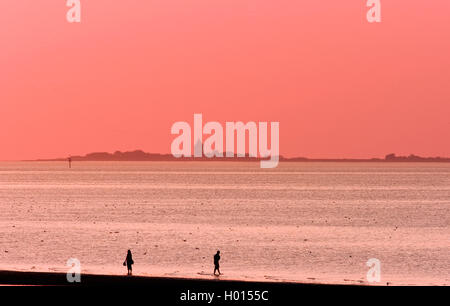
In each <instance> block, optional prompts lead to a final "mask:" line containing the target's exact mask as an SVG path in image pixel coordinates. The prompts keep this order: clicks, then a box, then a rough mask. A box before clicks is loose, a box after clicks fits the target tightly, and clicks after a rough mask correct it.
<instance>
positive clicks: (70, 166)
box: [67, 157, 72, 169]
mask: <svg viewBox="0 0 450 306" xmlns="http://www.w3.org/2000/svg"><path fill="white" fill-rule="evenodd" d="M67 161H68V162H69V169H70V168H72V158H71V157H69V158H68V159H67Z"/></svg>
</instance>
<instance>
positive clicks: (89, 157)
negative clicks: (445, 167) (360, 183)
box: [28, 150, 450, 162]
mask: <svg viewBox="0 0 450 306" xmlns="http://www.w3.org/2000/svg"><path fill="white" fill-rule="evenodd" d="M226 155H227V154H226V152H225V153H224V154H223V156H224V157H211V158H208V157H204V156H203V157H180V158H176V157H174V156H173V155H172V154H158V153H147V152H144V151H142V150H134V151H126V152H121V151H116V152H114V153H108V152H94V153H89V154H86V155H84V156H68V157H64V158H52V159H36V160H33V161H67V160H68V159H69V158H70V159H71V161H261V160H264V158H259V157H252V156H249V155H248V154H247V155H246V156H245V157H238V158H237V157H226ZM233 156H235V155H233ZM279 160H280V161H282V162H450V158H449V157H421V156H417V155H414V154H411V155H409V156H397V155H395V154H393V153H392V154H388V155H386V156H385V158H368V159H352V158H341V159H315V158H307V157H293V158H286V157H283V156H280V158H279ZM28 161H29V160H28Z"/></svg>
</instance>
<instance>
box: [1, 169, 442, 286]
mask: <svg viewBox="0 0 450 306" xmlns="http://www.w3.org/2000/svg"><path fill="white" fill-rule="evenodd" d="M127 249H131V250H132V252H133V257H134V261H135V265H134V273H135V274H140V275H160V276H161V275H162V276H174V277H177V276H179V277H182V276H188V277H199V278H212V277H213V276H212V275H211V274H212V270H213V264H212V256H213V255H214V253H215V251H216V250H217V249H220V250H221V253H222V261H221V270H222V272H223V273H224V275H223V276H222V277H223V278H225V279H249V280H277V281H297V282H323V283H365V282H367V280H366V274H367V271H368V269H369V267H367V266H366V262H367V260H368V259H369V258H377V259H379V260H380V261H381V284H386V283H387V282H390V283H392V284H439V285H443V284H447V285H450V164H445V163H313V162H309V163H280V165H279V166H278V168H276V169H273V170H266V169H260V168H259V163H246V162H75V163H73V168H72V169H68V167H67V163H64V162H0V269H12V270H27V271H66V270H67V267H66V266H65V264H66V262H67V260H68V259H69V258H78V259H79V260H80V262H81V265H82V270H83V272H90V273H111V274H118V273H126V271H125V269H124V267H123V266H122V262H123V260H124V258H125V255H126V251H127Z"/></svg>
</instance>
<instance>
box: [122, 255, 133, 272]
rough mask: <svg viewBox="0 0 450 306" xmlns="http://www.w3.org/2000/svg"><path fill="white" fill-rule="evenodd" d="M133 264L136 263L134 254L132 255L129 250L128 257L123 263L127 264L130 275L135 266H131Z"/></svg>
mask: <svg viewBox="0 0 450 306" xmlns="http://www.w3.org/2000/svg"><path fill="white" fill-rule="evenodd" d="M132 264H134V261H133V256H132V255H131V251H130V250H128V253H127V258H125V261H124V262H123V265H124V266H127V269H128V275H131V274H132V273H133V268H132V267H131V265H132Z"/></svg>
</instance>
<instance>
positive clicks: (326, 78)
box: [0, 0, 450, 160]
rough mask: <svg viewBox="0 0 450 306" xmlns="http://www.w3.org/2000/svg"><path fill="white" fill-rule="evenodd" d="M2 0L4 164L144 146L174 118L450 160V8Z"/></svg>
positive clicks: (310, 153)
mask: <svg viewBox="0 0 450 306" xmlns="http://www.w3.org/2000/svg"><path fill="white" fill-rule="evenodd" d="M65 2H66V1H65V0H59V1H54V0H39V1H31V0H28V1H26V0H5V1H1V2H0V43H1V45H0V110H1V111H0V144H1V146H0V148H1V150H0V160H10V159H34V158H51V157H61V156H62V157H64V156H68V155H77V154H85V153H89V152H92V151H110V152H112V151H115V150H133V149H143V150H145V151H148V152H161V153H169V152H170V144H171V142H172V140H173V139H174V136H172V135H171V134H170V127H171V125H172V124H173V123H174V122H175V121H188V122H191V123H192V121H193V114H194V113H202V114H203V118H204V121H219V122H222V123H224V122H225V121H244V122H246V121H279V122H280V153H281V154H282V155H285V156H307V157H323V158H340V157H350V158H358V157H382V156H384V155H385V154H387V153H391V152H395V153H397V154H410V153H414V154H418V155H424V156H437V155H440V156H450V141H449V130H450V84H449V83H450V55H449V54H450V22H449V20H450V19H449V14H450V2H449V1H448V0H434V1H392V0H384V1H383V0H382V1H381V2H382V22H381V23H380V24H369V23H368V22H367V21H366V19H365V15H366V11H367V8H366V6H365V2H366V1H365V0H354V1H336V0H322V1H294V0H291V1H287V0H277V1H274V0H271V1H264V0H157V1H156V0H155V1H153V0H146V1H143V0H127V1H125V0H122V1H119V0H114V1H108V0H81V3H82V17H81V18H82V20H81V21H82V22H81V23H80V24H70V23H68V22H67V21H66V12H67V10H68V8H67V7H66V6H65Z"/></svg>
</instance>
